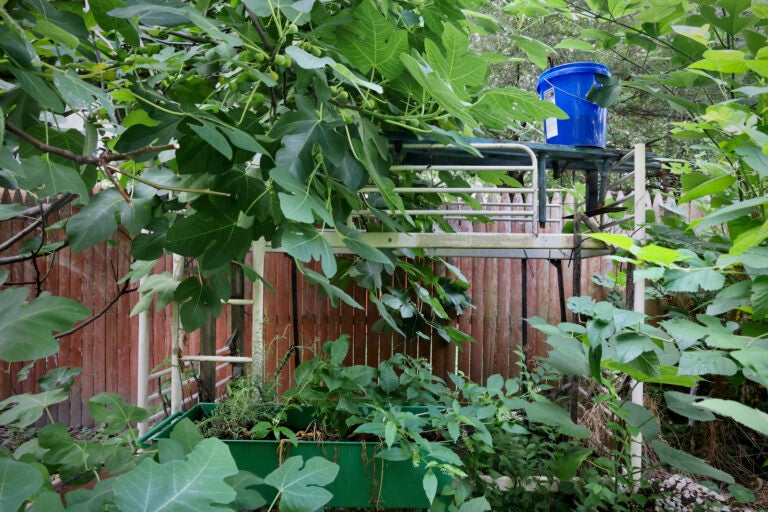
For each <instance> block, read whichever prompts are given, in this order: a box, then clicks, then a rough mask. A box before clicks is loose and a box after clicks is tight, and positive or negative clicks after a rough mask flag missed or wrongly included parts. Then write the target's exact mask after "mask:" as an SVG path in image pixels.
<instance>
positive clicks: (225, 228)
mask: <svg viewBox="0 0 768 512" xmlns="http://www.w3.org/2000/svg"><path fill="white" fill-rule="evenodd" d="M250 243H251V237H250V234H249V232H248V231H247V230H246V229H244V228H242V227H240V226H239V225H238V223H237V221H235V220H232V219H229V218H228V217H227V216H226V215H212V214H208V213H195V214H193V215H189V216H187V217H181V218H178V219H177V220H176V222H174V223H173V224H172V225H171V227H170V229H168V233H167V234H166V248H167V249H168V250H169V251H172V252H175V253H177V254H181V255H182V256H197V257H202V258H203V264H204V265H205V268H206V269H216V268H220V267H223V266H224V265H227V264H229V262H230V261H232V260H233V259H239V258H240V257H242V255H244V254H245V253H246V252H247V250H248V248H249V247H250Z"/></svg>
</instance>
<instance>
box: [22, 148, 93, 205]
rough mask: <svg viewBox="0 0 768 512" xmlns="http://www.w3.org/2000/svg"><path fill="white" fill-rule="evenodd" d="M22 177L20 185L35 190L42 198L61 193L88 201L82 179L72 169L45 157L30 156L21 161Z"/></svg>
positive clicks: (86, 190)
mask: <svg viewBox="0 0 768 512" xmlns="http://www.w3.org/2000/svg"><path fill="white" fill-rule="evenodd" d="M22 167H23V169H24V176H23V180H22V181H21V184H22V185H23V186H24V187H26V188H29V189H31V190H36V191H37V193H38V194H39V195H40V196H42V197H51V196H55V195H57V194H61V193H63V192H72V193H75V194H78V195H79V196H80V197H81V198H83V200H84V201H87V199H88V189H87V188H86V186H85V182H84V181H83V178H82V177H81V176H80V175H79V174H78V173H77V171H75V170H74V169H73V168H72V167H68V166H66V165H61V164H59V163H56V162H54V161H53V160H51V159H50V158H48V157H47V156H45V155H44V156H31V157H28V158H25V159H24V160H23V161H22Z"/></svg>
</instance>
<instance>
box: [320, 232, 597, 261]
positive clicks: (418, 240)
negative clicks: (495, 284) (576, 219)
mask: <svg viewBox="0 0 768 512" xmlns="http://www.w3.org/2000/svg"><path fill="white" fill-rule="evenodd" d="M323 236H324V237H325V239H326V241H327V242H328V243H329V244H330V245H331V247H333V249H334V250H335V251H337V252H339V253H342V254H344V253H349V252H350V251H349V250H348V249H347V248H346V247H345V246H344V243H343V242H342V240H341V238H340V237H339V235H338V234H337V233H336V232H333V231H326V232H324V233H323ZM362 240H363V241H364V242H366V243H367V244H370V245H372V246H373V247H378V248H380V249H396V250H397V249H426V250H428V251H432V252H433V254H434V255H435V256H443V257H447V256H455V257H483V258H521V259H551V260H568V259H572V258H573V253H574V249H575V246H574V236H573V235H572V234H544V233H540V234H538V235H532V234H530V233H362ZM580 248H581V257H582V258H591V257H595V256H602V255H605V254H609V250H608V249H607V247H606V246H605V244H603V243H602V242H600V241H598V240H595V239H592V238H581V243H580Z"/></svg>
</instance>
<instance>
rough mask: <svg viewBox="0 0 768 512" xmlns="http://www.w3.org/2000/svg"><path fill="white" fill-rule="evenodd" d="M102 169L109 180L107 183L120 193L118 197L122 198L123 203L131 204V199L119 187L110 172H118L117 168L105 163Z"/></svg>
mask: <svg viewBox="0 0 768 512" xmlns="http://www.w3.org/2000/svg"><path fill="white" fill-rule="evenodd" d="M101 167H102V169H104V173H106V175H107V177H108V178H109V181H111V182H112V185H113V186H114V187H115V188H116V189H117V190H118V192H120V195H121V196H123V199H125V202H126V203H128V204H129V205H130V204H131V198H130V196H129V195H128V192H126V191H125V190H123V187H121V186H120V184H119V183H118V182H117V180H116V179H115V176H114V175H113V174H112V170H113V169H114V170H115V171H116V172H119V171H120V169H118V168H117V167H114V166H111V165H109V164H107V163H104V164H103V165H102V166H101Z"/></svg>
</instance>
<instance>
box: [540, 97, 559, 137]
mask: <svg viewBox="0 0 768 512" xmlns="http://www.w3.org/2000/svg"><path fill="white" fill-rule="evenodd" d="M543 99H544V101H548V102H550V103H555V88H554V87H551V88H549V89H547V90H546V91H544V98H543ZM544 132H545V135H546V137H547V139H551V138H552V137H557V119H556V118H554V117H548V118H547V119H546V120H545V121H544Z"/></svg>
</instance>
